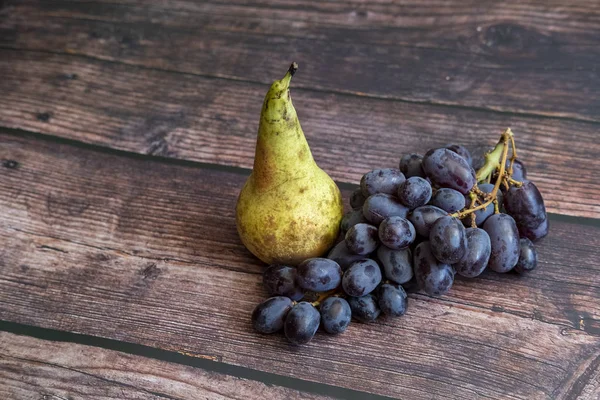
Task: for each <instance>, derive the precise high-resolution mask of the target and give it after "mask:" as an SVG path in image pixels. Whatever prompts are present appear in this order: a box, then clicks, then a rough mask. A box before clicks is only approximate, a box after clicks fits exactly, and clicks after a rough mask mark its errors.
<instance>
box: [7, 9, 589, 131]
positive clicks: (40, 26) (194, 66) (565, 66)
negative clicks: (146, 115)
mask: <svg viewBox="0 0 600 400" xmlns="http://www.w3.org/2000/svg"><path fill="white" fill-rule="evenodd" d="M119 3H121V2H119ZM119 3H116V2H113V1H91V2H90V1H86V2H71V1H53V2H43V1H31V2H28V3H24V4H21V3H19V4H14V5H11V6H9V7H7V10H6V11H5V14H6V18H4V21H3V22H2V24H1V25H0V29H1V30H2V32H3V33H4V34H3V35H1V36H0V37H1V38H2V39H0V45H2V46H5V47H13V48H23V49H32V50H33V49H35V50H43V51H52V52H69V53H74V54H81V55H86V56H91V57H95V58H101V59H107V60H116V61H118V62H125V63H130V64H135V65H143V66H146V67H151V68H161V69H169V70H175V71H181V72H187V73H194V74H202V75H210V76H219V77H227V78H232V79H242V80H251V81H259V82H263V83H270V82H271V81H272V80H273V78H274V75H273V74H274V73H275V70H274V67H277V66H280V68H283V66H285V65H288V64H289V63H290V62H291V61H292V60H295V61H298V62H299V63H300V64H301V68H302V69H303V73H304V74H305V78H304V79H303V80H302V81H301V82H297V83H296V85H297V87H310V88H313V89H320V90H326V91H335V92H345V93H353V94H356V95H359V96H363V95H369V96H377V97H387V98H395V99H402V100H406V101H412V102H425V103H435V104H447V105H461V106H469V107H478V108H485V109H493V110H498V111H504V112H506V111H510V112H518V113H532V114H539V115H547V116H560V117H566V118H577V119H585V120H593V121H599V120H600V116H599V114H598V109H600V97H598V96H597V95H595V94H596V93H598V91H600V75H599V74H598V73H597V67H598V64H599V63H600V50H599V47H598V46H597V43H598V41H599V40H600V23H599V22H600V7H599V6H598V2H596V1H593V0H579V1H569V2H567V3H565V2H564V1H557V0H555V1H547V2H538V1H534V0H529V1H520V2H508V3H507V2H494V1H485V2H481V1H477V0H470V1H461V0H454V1H436V2H435V3H433V4H432V3H431V2H427V3H423V2H418V1H402V2H397V3H396V4H393V3H392V4H390V3H389V2H375V3H373V2H365V1H355V2H351V3H348V2H345V1H344V2H342V1H337V2H327V3H325V4H319V5H315V4H314V3H313V2H309V1H306V0H304V1H295V2H292V3H290V2H287V1H282V0H279V1H260V0H255V1H243V2H242V1H239V2H211V3H206V2H202V3H197V2H192V1H177V2H160V1H154V2H147V1H144V2H141V1H130V2H128V3H129V4H119ZM275 75H277V74H275Z"/></svg>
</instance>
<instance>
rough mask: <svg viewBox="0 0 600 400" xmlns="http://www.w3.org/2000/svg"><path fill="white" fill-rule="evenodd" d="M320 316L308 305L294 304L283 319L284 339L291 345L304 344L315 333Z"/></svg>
mask: <svg viewBox="0 0 600 400" xmlns="http://www.w3.org/2000/svg"><path fill="white" fill-rule="evenodd" d="M320 322H321V314H319V311H317V309H316V308H315V307H314V306H313V305H312V304H310V303H308V302H306V301H303V302H300V303H298V304H296V305H295V306H294V307H292V309H291V310H290V312H288V314H287V317H286V318H285V324H284V332H285V337H286V338H288V340H289V341H290V342H292V343H293V344H305V343H308V342H310V340H311V339H312V338H313V337H314V336H315V333H317V329H319V323H320Z"/></svg>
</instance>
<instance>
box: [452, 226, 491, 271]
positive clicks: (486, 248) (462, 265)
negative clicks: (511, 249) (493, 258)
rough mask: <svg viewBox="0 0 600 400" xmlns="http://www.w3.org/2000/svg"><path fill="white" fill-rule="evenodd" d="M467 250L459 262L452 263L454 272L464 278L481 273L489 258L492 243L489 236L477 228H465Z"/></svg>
mask: <svg viewBox="0 0 600 400" xmlns="http://www.w3.org/2000/svg"><path fill="white" fill-rule="evenodd" d="M465 231H466V237H467V251H466V252H465V255H464V256H463V258H461V259H460V261H459V262H457V263H456V264H454V265H453V267H454V269H455V270H456V273H457V274H459V275H461V276H464V277H466V278H474V277H476V276H478V275H479V274H481V273H482V272H483V270H484V269H485V267H486V266H487V264H488V261H489V260H490V254H491V252H492V245H491V243H490V236H489V235H488V234H487V232H486V231H484V230H483V229H479V228H467V229H466V230H465Z"/></svg>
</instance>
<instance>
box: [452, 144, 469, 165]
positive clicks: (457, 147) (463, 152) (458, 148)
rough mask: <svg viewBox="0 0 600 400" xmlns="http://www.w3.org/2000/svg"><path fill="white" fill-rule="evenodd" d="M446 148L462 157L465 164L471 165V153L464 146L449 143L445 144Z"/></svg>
mask: <svg viewBox="0 0 600 400" xmlns="http://www.w3.org/2000/svg"><path fill="white" fill-rule="evenodd" d="M446 148H447V149H448V150H452V151H453V152H455V153H456V154H458V155H459V156H461V157H462V158H464V159H465V161H466V162H467V164H469V165H473V158H472V157H471V153H470V152H469V150H467V148H466V147H465V146H463V145H460V144H449V145H448V146H446Z"/></svg>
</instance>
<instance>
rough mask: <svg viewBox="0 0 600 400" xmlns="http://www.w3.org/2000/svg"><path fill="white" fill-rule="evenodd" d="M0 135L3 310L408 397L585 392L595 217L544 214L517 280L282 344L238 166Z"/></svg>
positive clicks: (414, 298)
mask: <svg viewBox="0 0 600 400" xmlns="http://www.w3.org/2000/svg"><path fill="white" fill-rule="evenodd" d="M0 144H1V145H0V159H3V160H5V162H4V163H3V167H2V168H0V209H2V210H3V212H2V215H3V218H2V219H0V242H1V243H3V246H2V248H1V249H0V318H1V319H4V320H8V321H13V322H19V323H25V324H32V325H37V326H42V327H49V328H55V329H60V330H66V331H71V332H80V333H86V334H90V335H97V336H102V337H108V338H112V339H117V340H124V341H128V342H133V343H140V344H145V345H149V346H153V347H158V348H162V349H167V350H172V351H178V352H185V353H189V354H193V355H196V356H200V357H211V358H213V359H215V360H218V361H222V362H226V363H230V364H235V365H242V366H245V367H249V368H253V369H258V370H262V371H268V372H275V373H277V374H282V375H289V376H294V377H298V378H300V379H306V380H312V381H318V382H322V383H327V384H333V385H337V386H342V387H347V388H351V389H355V390H361V391H367V392H372V393H378V394H383V395H389V396H396V397H406V398H411V399H430V398H432V397H443V398H446V399H454V398H456V399H464V398H473V397H479V398H484V397H488V398H502V399H542V398H548V397H550V398H559V399H563V398H565V399H566V398H569V393H577V392H578V391H579V392H581V393H583V390H584V389H586V388H592V389H590V390H595V389H593V388H594V387H595V386H594V385H595V383H594V381H593V379H595V377H596V372H595V371H596V370H597V361H596V360H597V359H598V357H599V356H600V320H599V318H598V316H599V315H600V302H599V301H598V299H600V278H599V277H600V274H599V273H598V268H599V267H598V265H597V260H598V258H599V253H598V249H599V248H600V246H599V242H598V238H599V237H600V235H598V233H599V229H598V228H596V227H592V226H583V225H574V224H569V223H564V222H558V221H552V222H551V226H552V230H551V234H550V236H549V237H548V238H546V239H545V240H544V241H543V242H542V243H541V244H540V246H539V259H540V266H539V268H538V269H537V270H535V271H533V273H531V274H529V275H527V276H525V277H522V278H518V277H517V276H515V275H510V274H506V275H496V274H491V273H489V274H485V275H484V276H483V277H482V278H480V279H476V280H471V281H466V280H459V281H457V282H456V284H455V286H454V287H453V289H452V290H451V292H450V293H449V295H448V296H444V297H442V298H430V297H427V296H424V295H421V294H414V295H411V297H410V300H409V311H408V313H407V315H406V316H405V317H402V318H399V319H395V320H392V319H383V320H381V321H380V322H378V323H375V324H370V325H361V324H358V323H354V324H352V325H351V327H350V329H349V331H348V332H346V333H345V334H344V335H341V336H339V337H328V336H326V335H324V334H321V333H319V334H318V335H317V337H316V338H315V339H314V341H313V342H312V343H311V344H310V345H308V346H305V347H292V346H290V345H288V344H287V343H286V341H285V340H284V339H283V338H282V337H280V336H278V335H273V336H262V335H258V334H256V333H254V332H253V331H252V329H251V326H250V323H249V315H250V312H251V310H252V309H253V307H254V306H255V304H256V303H257V302H258V301H260V299H261V298H263V297H264V296H265V292H264V290H263V289H262V287H261V276H260V272H261V270H262V268H263V267H262V266H261V265H260V264H259V263H258V262H257V261H255V260H254V259H253V258H251V256H250V255H249V254H248V252H247V251H246V250H245V249H244V248H243V246H242V245H241V244H240V242H239V239H238V238H237V234H236V232H235V226H234V218H233V209H234V204H235V199H236V196H237V193H238V191H239V188H240V187H241V185H242V183H243V181H244V180H245V176H244V175H240V174H237V173H235V172H232V171H231V172H228V171H219V170H214V169H203V168H197V167H193V166H189V165H175V164H173V163H171V162H158V161H156V160H153V159H146V158H143V157H125V156H123V155H120V154H113V153H112V152H108V151H96V150H94V149H90V148H87V147H86V146H80V145H76V146H74V145H71V144H68V143H55V142H52V141H47V140H41V139H36V138H34V137H32V136H30V135H23V134H18V135H14V134H11V135H9V134H1V135H0ZM8 160H11V161H12V162H8ZM345 194H346V195H347V194H348V193H345ZM574 237H576V238H577V240H573V238H574ZM580 389H581V390H580ZM586 390H587V389H586Z"/></svg>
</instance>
